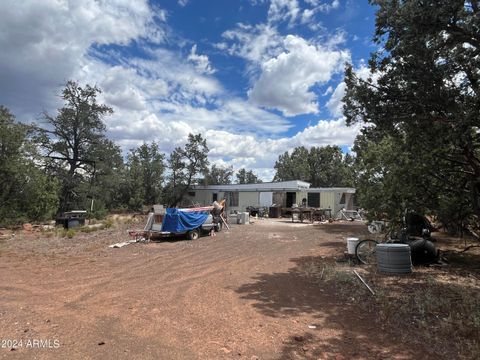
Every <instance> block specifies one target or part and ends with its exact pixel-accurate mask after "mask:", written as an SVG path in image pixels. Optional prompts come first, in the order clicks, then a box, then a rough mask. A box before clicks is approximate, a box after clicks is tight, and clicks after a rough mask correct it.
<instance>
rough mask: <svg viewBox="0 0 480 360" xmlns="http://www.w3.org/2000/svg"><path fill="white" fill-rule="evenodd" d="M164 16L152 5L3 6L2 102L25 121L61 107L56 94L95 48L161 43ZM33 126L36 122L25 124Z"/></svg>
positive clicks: (119, 0) (122, 1) (142, 1)
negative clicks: (135, 41)
mask: <svg viewBox="0 0 480 360" xmlns="http://www.w3.org/2000/svg"><path fill="white" fill-rule="evenodd" d="M161 14H162V11H161V10H153V9H151V8H150V7H149V5H148V2H147V0H139V1H136V2H135V3H132V2H130V1H127V0H112V1H102V2H100V1H95V0H85V1H69V2H59V1H55V0H45V1H35V0H30V1H28V0H25V1H21V2H18V1H14V0H11V1H8V0H7V1H0V49H1V51H0V78H1V79H2V81H1V83H0V96H1V98H2V101H3V102H4V104H5V105H6V106H8V107H10V108H11V109H12V111H14V112H15V113H16V114H17V115H19V118H20V119H22V117H23V116H29V115H28V114H31V113H35V112H37V113H38V112H40V111H41V110H42V108H41V107H40V108H39V107H38V106H39V104H42V105H43V106H44V108H47V109H48V108H50V107H55V106H56V105H57V101H58V100H57V99H56V98H55V97H54V96H53V95H54V93H53V91H54V90H53V89H55V88H57V87H58V86H59V85H61V84H62V83H64V81H65V80H66V79H69V78H71V76H72V74H73V73H74V72H75V71H77V69H79V68H80V67H81V66H82V61H83V59H84V56H85V55H86V54H87V52H88V51H89V49H90V47H91V46H92V45H93V44H97V45H107V44H119V45H127V44H129V43H131V42H132V41H133V40H139V39H148V41H150V42H155V43H160V42H161V41H162V40H163V38H164V35H165V34H164V32H163V30H162V28H161V27H159V26H157V22H158V21H160V19H161ZM25 120H31V119H25Z"/></svg>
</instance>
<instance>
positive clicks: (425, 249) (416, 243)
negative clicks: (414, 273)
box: [409, 239, 438, 265]
mask: <svg viewBox="0 0 480 360" xmlns="http://www.w3.org/2000/svg"><path fill="white" fill-rule="evenodd" d="M409 245H410V250H411V254H412V263H413V264H414V265H428V264H431V263H433V262H435V261H437V259H438V250H437V248H436V247H435V244H433V243H432V242H431V241H429V240H426V239H417V240H413V241H411V242H410V243H409Z"/></svg>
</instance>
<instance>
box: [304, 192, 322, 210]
mask: <svg viewBox="0 0 480 360" xmlns="http://www.w3.org/2000/svg"><path fill="white" fill-rule="evenodd" d="M307 205H308V207H313V208H319V207H320V193H308V201H307Z"/></svg>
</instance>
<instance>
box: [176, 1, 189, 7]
mask: <svg viewBox="0 0 480 360" xmlns="http://www.w3.org/2000/svg"><path fill="white" fill-rule="evenodd" d="M187 4H188V0H178V5H180V6H181V7H185V6H186V5H187Z"/></svg>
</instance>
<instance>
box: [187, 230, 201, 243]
mask: <svg viewBox="0 0 480 360" xmlns="http://www.w3.org/2000/svg"><path fill="white" fill-rule="evenodd" d="M199 237H200V231H198V229H193V230H191V231H189V232H188V239H189V240H197V239H198V238H199Z"/></svg>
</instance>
